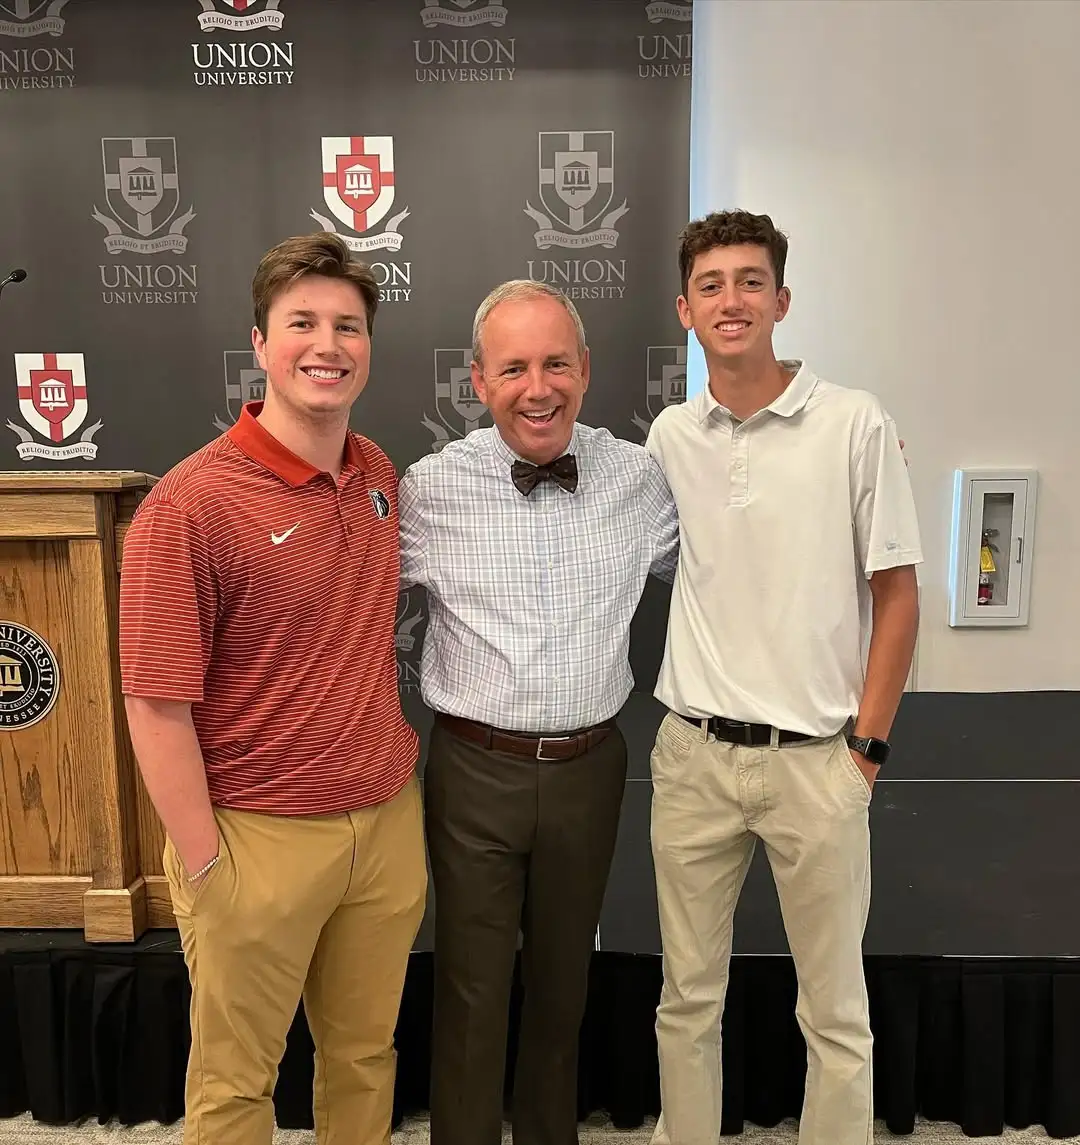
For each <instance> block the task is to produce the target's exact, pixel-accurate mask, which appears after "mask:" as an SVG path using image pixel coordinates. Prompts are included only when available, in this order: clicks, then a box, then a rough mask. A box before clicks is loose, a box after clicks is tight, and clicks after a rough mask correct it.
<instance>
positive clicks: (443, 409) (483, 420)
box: [423, 349, 491, 453]
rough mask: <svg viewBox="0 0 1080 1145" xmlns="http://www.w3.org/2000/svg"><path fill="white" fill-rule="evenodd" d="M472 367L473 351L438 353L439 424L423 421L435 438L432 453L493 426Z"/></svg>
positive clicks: (437, 405) (436, 361) (436, 386)
mask: <svg viewBox="0 0 1080 1145" xmlns="http://www.w3.org/2000/svg"><path fill="white" fill-rule="evenodd" d="M471 366H472V350H471V349H454V350H436V351H435V416H436V417H437V418H438V419H439V420H438V421H435V420H434V419H432V418H430V417H428V416H427V415H426V414H425V415H424V419H423V422H424V426H425V428H426V429H427V430H428V431H429V432H430V434H431V436H432V442H431V452H432V453H438V452H439V450H440V449H442V447H443V446H444V445H446V443H447V442H448V441H450V440H451V439H453V438H460V437H465V436H466V434H469V433H472V431H473V430H474V429H479V428H480V427H481V425H490V424H491V417H490V415H489V414H488V409H487V406H485V405H484V403H483V402H482V401H481V400H480V399H479V398H478V397H477V396H476V391H475V390H474V389H473V384H472V368H471Z"/></svg>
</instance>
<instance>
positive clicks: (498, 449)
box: [491, 421, 581, 475]
mask: <svg viewBox="0 0 1080 1145" xmlns="http://www.w3.org/2000/svg"><path fill="white" fill-rule="evenodd" d="M491 441H492V445H493V447H494V450H495V456H496V457H497V458H498V460H499V461H501V462H503V463H504V464H505V465H506V466H508V467H509V466H511V465H513V464H514V462H515V461H525V460H526V459H525V458H524V457H522V456H521V455H520V454H519V453H515V452H514V451H513V450H512V449H511V448H510V446H509V445H507V444H506V441H505V439H504V438H503V435H502V434H501V433H500V432H499V429H498V427H497V426H492V427H491ZM580 444H581V435H580V434H579V433H578V423H577V422H576V421H575V422H574V428H573V429H572V430H571V431H570V444H569V445H568V446H567V447H566V450H565V452H566V453H573V454H576V453H577V450H578V448H579V447H580ZM560 456H562V455H561V454H560ZM578 460H579V461H580V460H581V459H580V458H578ZM530 464H531V462H530ZM507 473H508V475H509V469H508V470H507Z"/></svg>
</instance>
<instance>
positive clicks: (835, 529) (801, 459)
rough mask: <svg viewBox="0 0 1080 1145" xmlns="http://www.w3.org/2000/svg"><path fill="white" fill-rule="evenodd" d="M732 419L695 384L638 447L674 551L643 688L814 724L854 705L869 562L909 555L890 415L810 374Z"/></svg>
mask: <svg viewBox="0 0 1080 1145" xmlns="http://www.w3.org/2000/svg"><path fill="white" fill-rule="evenodd" d="M782 364H783V365H784V366H785V367H787V368H788V369H796V368H797V369H798V373H797V374H796V375H795V377H794V378H793V379H792V380H791V383H790V384H789V385H788V388H787V389H786V390H785V391H784V393H783V394H781V395H780V397H778V398H777V399H776V401H774V402H773V403H772V405H770V406H767V407H766V408H765V409H763V410H759V411H758V413H756V414H754V415H753V416H752V417H749V418H747V419H746V420H745V421H743V422H741V423H740V422H733V421H732V418H731V414H730V411H728V410H727V409H725V408H724V407H723V406H721V405H720V404H719V403H718V402H717V401H716V399H715V398H713V396H712V394H711V393H710V392H709V390H708V389H707V388H706V390H705V391H704V392H703V393H701V394H699V395H698V396H697V397H694V398H692V399H691V400H690V401H688V402H686V403H685V404H684V405H678V406H668V407H667V408H666V409H664V410H663V411H662V412H661V413H660V414H659V416H658V417H657V418H656V420H655V421H654V422H653V425H652V430H651V432H650V434H649V439H648V441H647V443H646V448H647V449H648V450H649V452H650V453H652V454H653V456H654V457H656V458H657V460H658V461H659V462H660V464H661V466H662V467H663V469H664V472H665V474H666V475H667V479H668V483H669V485H670V486H671V490H672V492H673V494H674V496H675V503H676V505H677V507H678V510H679V531H680V538H681V550H680V557H679V568H678V572H677V574H676V578H675V586H674V591H673V594H672V598H671V616H670V620H669V623H668V633H667V643H666V646H665V650H664V662H663V666H662V667H661V669H660V677H659V680H658V681H657V687H656V696H657V697H658V698H659V699H660V700H661V701H663V703H665V704H666V705H667V706H668V707H669V708H671V709H672V710H674V711H676V712H680V713H682V714H683V715H689V716H727V717H728V718H730V719H735V720H745V721H747V722H750V723H762V724H771V725H773V726H774V727H778V728H783V729H786V730H789V731H795V732H802V733H803V734H806V735H813V736H829V735H834V734H835V733H836V732H838V731H839V730H840V729H841V728H842V727H843V726H844V724H845V722H846V721H847V720H848V719H849V718H850V717H854V716H856V715H857V714H858V710H859V703H860V700H861V697H862V691H863V681H864V664H865V652H866V648H867V647H868V643H869V639H868V638H869V630H870V615H871V597H870V590H869V585H868V580H869V578H870V575H871V574H872V573H874V572H876V571H877V570H878V569H886V568H893V567H895V566H897V565H914V564H919V563H921V561H922V550H921V547H920V541H919V529H918V522H917V519H916V515H915V503H914V500H913V498H912V495H911V485H910V482H909V480H908V473H907V466H906V464H905V462H904V456H903V453H902V451H901V449H900V442H899V440H898V438H897V434H896V426H895V425H894V423H893V421H892V419H891V418H890V417H889V415H888V414H887V413H886V412H885V411H884V410H883V409H882V408H881V405H880V403H879V402H878V400H877V398H875V397H874V396H873V395H872V394H869V393H865V392H864V391H862V390H852V389H846V388H844V387H842V386H836V385H832V384H831V383H829V382H825V381H822V380H820V379H819V378H817V377H815V376H814V374H813V373H812V372H811V371H810V370H809V369H807V367H806V366H805V365H804V364H802V363H800V362H784V363H782Z"/></svg>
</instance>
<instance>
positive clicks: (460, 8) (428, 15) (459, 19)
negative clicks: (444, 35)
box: [420, 0, 506, 28]
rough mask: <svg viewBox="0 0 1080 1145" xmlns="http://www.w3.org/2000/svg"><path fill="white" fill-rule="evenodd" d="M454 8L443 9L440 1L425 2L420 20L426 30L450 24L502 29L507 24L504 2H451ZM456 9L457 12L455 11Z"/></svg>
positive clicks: (469, 0)
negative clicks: (482, 25)
mask: <svg viewBox="0 0 1080 1145" xmlns="http://www.w3.org/2000/svg"><path fill="white" fill-rule="evenodd" d="M449 3H450V4H452V5H453V6H454V7H452V8H451V7H446V8H444V7H442V6H441V4H440V3H439V0H424V10H423V12H421V13H420V19H421V20H423V21H424V27H425V28H434V27H436V26H437V25H438V24H449V25H450V26H451V27H454V28H475V27H476V26H477V25H478V24H494V25H495V27H497V28H501V27H502V26H503V24H505V23H506V7H505V5H504V4H503V0H487V3H485V2H484V0H449ZM455 9H456V11H455Z"/></svg>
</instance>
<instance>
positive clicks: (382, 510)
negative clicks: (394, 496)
mask: <svg viewBox="0 0 1080 1145" xmlns="http://www.w3.org/2000/svg"><path fill="white" fill-rule="evenodd" d="M368 496H369V497H370V498H371V503H372V505H374V506H375V512H376V514H378V516H380V517H382V518H384V519H385V518H386V517H389V516H390V502H389V501H388V500H387V497H386V494H385V493H383V492H382V491H381V490H379V489H369V490H368Z"/></svg>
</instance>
